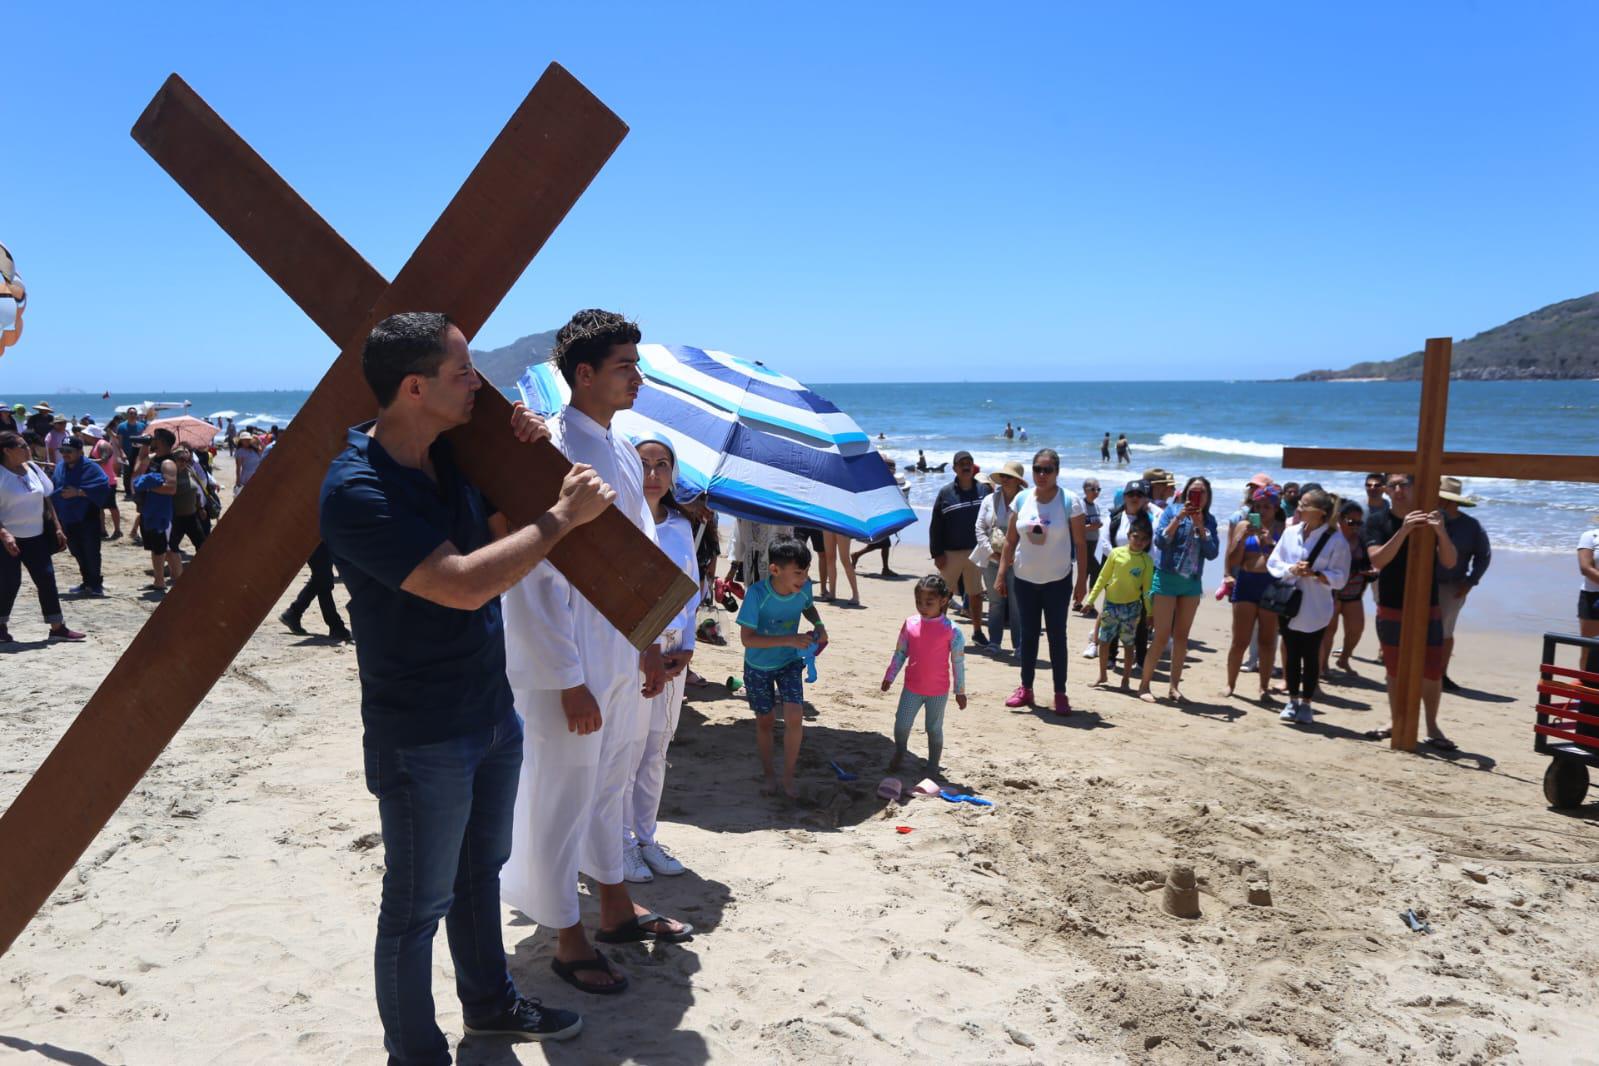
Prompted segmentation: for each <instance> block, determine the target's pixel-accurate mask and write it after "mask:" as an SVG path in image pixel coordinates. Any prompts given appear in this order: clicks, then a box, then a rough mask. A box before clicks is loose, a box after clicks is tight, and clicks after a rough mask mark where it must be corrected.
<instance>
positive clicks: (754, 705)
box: [738, 539, 827, 799]
mask: <svg viewBox="0 0 1599 1066" xmlns="http://www.w3.org/2000/svg"><path fill="white" fill-rule="evenodd" d="M766 564H767V565H766V568H767V570H768V575H767V576H766V577H765V578H764V579H762V580H761V581H760V582H758V583H757V584H755V585H753V586H751V587H750V590H749V592H748V593H746V594H745V596H744V606H743V607H742V608H740V609H739V612H738V626H739V636H740V637H741V639H742V641H743V644H744V691H745V692H746V693H747V694H748V697H749V701H750V710H752V711H754V712H755V745H756V748H757V750H758V751H759V752H760V756H761V769H762V770H763V771H764V772H765V775H766V781H765V784H764V785H763V786H762V789H761V791H763V792H766V793H768V794H770V793H772V792H775V791H777V774H776V771H775V770H774V769H773V765H772V746H773V740H772V734H773V732H774V727H775V726H776V724H777V716H776V714H775V713H774V712H775V711H776V710H777V705H778V703H782V705H783V792H784V793H785V794H787V796H788V797H789V798H790V799H797V798H798V797H799V789H798V788H797V787H796V785H795V783H794V770H795V767H796V766H798V765H799V753H800V741H801V740H802V739H803V738H804V736H805V732H804V731H805V717H804V705H805V672H804V671H805V660H804V659H803V658H802V657H801V656H800V652H801V651H803V650H805V649H806V648H809V647H810V646H811V645H813V644H814V645H815V646H816V650H817V651H818V652H820V651H821V650H822V649H823V648H825V647H826V646H827V627H826V626H824V625H822V617H821V615H820V613H818V612H817V610H816V605H815V604H814V603H813V602H812V601H811V582H810V580H809V579H808V578H807V577H806V573H807V571H809V570H810V568H811V550H810V549H809V548H807V547H806V546H805V545H804V543H803V542H801V541H797V540H792V539H784V540H780V541H777V542H776V543H775V544H773V545H772V546H771V547H770V548H768V549H767V552H766ZM801 617H804V618H805V619H806V620H807V621H809V622H810V623H811V624H812V625H813V626H815V628H814V629H812V630H811V632H810V633H808V634H801V633H800V631H799V621H800V618H801Z"/></svg>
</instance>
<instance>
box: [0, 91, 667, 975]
mask: <svg viewBox="0 0 1599 1066" xmlns="http://www.w3.org/2000/svg"><path fill="white" fill-rule="evenodd" d="M626 133H627V127H626V126H625V125H624V124H623V123H622V121H621V120H620V119H619V118H617V117H616V115H614V114H612V113H611V111H610V110H609V109H607V108H606V107H605V105H604V104H602V103H601V102H600V101H599V100H598V99H596V98H595V97H594V96H593V95H592V94H590V93H589V91H588V90H587V89H585V88H584V87H583V86H582V85H581V84H580V83H579V82H578V81H577V80H576V79H575V78H573V77H572V76H571V75H570V74H568V73H567V72H566V71H565V70H564V69H562V68H561V67H559V66H558V65H555V64H551V65H550V67H549V69H548V70H546V71H545V72H544V75H543V77H541V78H540V79H539V82H538V84H537V85H535V86H534V87H533V90H532V92H530V93H529V94H528V96H527V98H526V99H525V100H523V102H522V104H521V106H520V107H518V108H517V110H516V112H515V114H513V115H512V116H511V120H510V122H508V123H507V124H506V126H505V129H504V130H502V131H501V133H500V135H499V136H498V137H497V138H496V139H495V141H494V143H493V144H492V145H490V147H489V149H488V151H487V152H486V153H485V154H484V156H483V158H482V159H481V160H479V162H478V164H477V166H476V168H475V169H474V170H473V171H472V173H471V175H470V176H469V177H468V178H467V180H466V183H465V184H464V185H462V187H461V189H460V191H459V192H458V193H457V194H456V195H455V198H454V199H453V200H451V201H450V204H449V206H448V207H446V208H445V210H444V213H443V214H442V215H440V216H439V219H438V221H437V222H435V223H434V225H433V228H432V229H430V230H429V231H428V233H427V236H426V237H424V238H423V240H422V243H421V244H420V245H419V246H418V247H417V250H416V251H415V253H413V254H412V256H411V258H410V260H409V261H408V262H407V263H406V265H405V266H404V267H403V268H402V269H401V270H400V273H399V275H398V276H397V277H396V278H395V279H394V281H393V282H392V283H390V282H388V281H385V280H384V278H383V276H382V275H381V274H379V273H378V272H377V271H376V270H374V269H373V268H372V267H371V266H370V265H368V264H367V262H366V261H365V260H364V259H362V258H361V256H360V255H358V254H357V253H356V252H355V251H354V250H353V249H351V248H350V247H349V245H347V244H346V243H345V242H344V240H343V239H342V238H340V237H339V235H338V234H337V233H336V232H334V230H333V228H332V227H331V226H329V225H328V224H327V223H326V222H325V221H323V219H322V218H321V217H320V216H318V215H317V214H316V212H315V211H313V210H312V209H311V208H310V207H309V206H308V205H307V204H306V203H305V202H304V201H303V200H301V199H300V197H299V195H298V194H297V193H295V191H294V190H293V189H292V188H290V187H289V185H288V183H287V182H285V181H284V180H283V179H282V178H281V177H279V176H278V175H277V173H276V172H274V171H273V170H272V168H271V167H270V166H268V165H267V163H266V162H265V161H264V160H263V159H262V158H261V157H260V156H259V155H257V154H256V153H255V152H254V150H252V149H251V148H250V146H249V145H248V144H246V143H245V142H244V140H243V139H242V138H240V137H239V136H238V135H237V134H236V133H234V132H233V130H231V129H230V128H229V127H228V126H227V125H226V123H224V122H223V121H222V119H221V118H220V117H219V116H218V115H217V114H216V113H215V112H214V111H212V110H211V108H210V107H208V106H207V105H206V104H205V102H204V101H203V100H201V99H200V97H199V96H198V95H197V94H196V93H195V92H194V91H193V90H192V89H190V88H189V86H188V85H187V84H185V83H184V82H183V81H182V79H180V78H178V77H177V75H173V76H172V77H171V78H169V79H168V80H167V82H166V84H165V85H163V86H162V87H161V90H160V91H159V92H157V93H156V95H155V98H154V99H153V100H152V101H151V102H150V106H149V107H148V108H146V110H145V112H144V114H143V115H142V116H141V117H140V118H139V121H138V123H137V124H136V125H135V126H134V127H133V137H134V139H135V140H136V141H138V142H139V144H140V145H142V146H143V147H144V148H145V150H146V151H148V152H149V153H150V155H151V156H152V157H154V159H155V160H156V162H158V163H159V164H160V165H161V166H162V167H164V168H165V169H166V170H167V172H168V173H169V174H171V175H172V177H173V178H174V179H175V180H176V181H177V182H178V184H179V185H181V186H182V187H183V188H184V189H185V190H187V191H188V193H189V194H190V195H191V196H193V197H194V199H195V200H196V201H197V202H198V203H199V204H200V206H201V207H202V208H204V209H205V211H206V212H207V213H208V214H210V215H211V217H212V218H213V219H214V220H215V221H216V222H217V223H218V225H220V226H221V227H222V228H223V229H224V230H225V231H227V233H228V234H229V235H230V236H232V237H233V238H234V240H236V241H237V242H238V243H239V245H240V247H242V248H243V249H244V251H245V252H246V253H247V254H249V256H250V257H251V258H252V259H254V260H255V262H256V263H257V264H258V265H259V266H260V267H261V268H262V269H263V270H264V271H266V273H267V274H268V275H269V276H271V277H272V279H273V280H274V281H276V282H277V283H278V284H279V285H280V286H282V287H283V289H284V291H285V292H286V293H287V294H288V295H289V296H290V298H292V299H293V300H294V302H295V303H296V304H298V305H299V306H300V308H301V310H303V311H304V312H305V313H306V314H307V315H309V316H310V317H311V319H312V320H313V321H314V322H315V323H316V324H317V325H318V326H319V327H320V328H321V329H322V331H323V332H324V333H326V334H327V335H328V337H329V338H331V339H332V340H333V342H334V343H335V344H337V345H338V346H339V349H340V355H339V358H338V360H337V361H336V362H335V363H334V364H333V367H332V369H330V370H329V371H328V373H327V375H326V376H324V377H323V379H322V381H321V383H320V384H318V385H317V388H316V391H314V392H313V393H312V394H311V397H310V398H309V399H308V400H307V401H306V404H305V406H304V407H303V408H302V409H301V411H300V413H299V414H298V415H297V416H296V417H295V419H294V421H293V424H292V426H291V427H290V428H289V430H288V431H287V432H286V433H285V434H284V436H283V440H282V442H281V443H280V444H279V445H278V446H277V447H275V448H274V449H273V450H272V454H271V455H270V456H268V457H267V459H266V461H265V462H264V463H262V464H261V468H260V470H258V471H257V472H256V474H255V477H254V478H253V479H252V480H251V482H250V490H249V491H248V492H245V493H241V494H240V495H239V497H238V499H237V500H236V501H235V502H234V503H233V505H232V506H231V507H229V508H228V511H227V514H226V515H224V517H223V519H222V521H220V522H219V523H218V524H217V527H216V530H215V531H214V532H213V534H212V536H211V537H210V539H209V540H208V541H207V543H206V548H205V550H204V551H202V552H198V553H197V554H196V556H195V559H194V562H193V563H192V564H191V565H190V566H189V567H188V568H187V569H186V570H185V571H184V575H183V580H181V581H179V582H177V583H176V584H175V585H174V586H173V587H172V590H171V592H170V593H169V594H168V595H167V597H166V599H165V600H164V601H163V602H162V603H161V604H160V605H159V606H158V607H157V608H156V610H155V612H154V613H153V614H152V615H151V616H150V619H149V621H147V622H146V623H145V625H144V627H143V628H142V629H141V630H140V631H139V633H138V635H137V636H136V637H135V638H134V641H133V643H132V644H131V645H129V647H128V650H127V651H126V652H125V653H124V654H123V656H122V657H121V658H120V659H119V660H118V661H117V663H116V665H115V666H113V667H112V669H111V672H110V673H109V674H107V675H106V678H105V680H104V681H102V682H101V684H100V687H99V688H98V689H97V690H96V691H95V693H94V695H93V697H91V698H90V700H89V702H88V704H86V705H85V706H84V708H83V710H82V711H81V712H80V713H79V714H78V717H77V719H76V720H75V721H74V722H73V723H72V725H71V727H70V728H69V729H68V730H67V732H66V734H65V735H64V736H63V737H62V738H61V740H60V742H59V743H57V744H56V746H55V749H54V750H53V751H52V752H51V753H50V755H49V757H48V758H46V760H45V761H44V763H43V765H41V766H40V767H39V770H38V772H36V773H35V774H34V775H33V777H32V778H31V779H30V780H29V781H28V783H27V785H26V786H25V787H24V788H23V789H22V792H21V793H20V794H19V795H18V796H17V798H16V800H15V801H14V802H13V803H12V804H11V806H10V808H9V809H8V810H7V811H6V812H5V814H4V815H3V816H0V954H3V953H4V951H5V950H6V949H7V948H9V947H10V946H11V944H12V942H13V941H14V940H15V939H16V937H17V936H18V934H19V933H21V931H22V930H23V928H24V927H26V925H27V923H28V922H29V921H30V920H31V919H32V917H33V915H34V914H35V913H36V912H37V911H38V909H39V908H40V907H41V906H42V905H43V904H44V902H45V900H46V899H48V898H49V895H50V893H51V892H52V891H54V889H55V887H56V885H58V884H60V882H61V879H62V878H63V877H65V876H66V874H67V873H68V871H70V870H71V868H72V865H73V863H75V862H76V861H77V860H78V858H79V857H80V856H81V855H82V854H83V852H84V851H85V850H86V849H87V848H88V846H89V844H90V843H91V842H92V841H93V839H94V836H95V834H96V833H98V832H99V831H100V829H101V828H102V827H103V826H104V825H105V823H106V822H107V821H108V820H109V819H110V817H111V815H112V814H113V813H114V812H115V811H116V809H117V808H118V807H119V806H120V805H121V804H122V801H123V800H124V799H125V798H126V797H127V795H128V793H129V792H131V791H132V790H133V787H134V786H135V785H136V784H137V783H138V781H139V779H140V778H141V777H143V776H144V774H145V772H146V771H147V770H148V769H149V768H150V765H151V764H152V763H153V762H154V761H155V759H156V757H157V756H158V755H160V753H161V751H162V750H163V749H164V748H165V747H166V745H167V744H168V742H169V741H171V739H172V737H173V736H174V735H175V734H176V733H177V731H178V729H179V728H180V727H181V726H182V725H183V723H184V722H185V721H187V720H188V717H189V715H190V714H192V713H193V711H194V709H195V708H196V707H197V706H198V705H199V703H200V701H201V700H202V699H203V698H204V697H205V695H206V693H207V692H209V691H210V690H211V687H212V686H213V685H214V684H215V683H216V681H217V679H218V678H219V677H220V676H221V675H222V673H223V671H224V670H226V669H227V668H228V666H229V664H230V663H231V662H232V661H233V659H234V657H235V656H236V655H238V653H239V651H240V649H242V648H243V647H244V645H245V643H246V642H247V641H248V640H249V639H250V637H251V635H252V634H253V633H254V632H255V630H256V628H257V627H258V626H259V625H260V624H261V622H262V621H263V620H264V619H265V618H266V616H267V614H268V613H269V612H270V611H271V610H272V608H273V606H274V605H275V604H276V603H277V600H278V597H279V596H280V595H282V593H283V590H284V589H285V588H287V587H288V585H289V583H290V582H292V581H293V580H294V578H295V576H296V575H297V574H298V573H299V571H300V568H301V566H302V565H304V563H305V560H306V558H307V557H308V556H309V555H310V554H311V551H312V549H313V548H315V547H316V544H317V540H318V533H317V489H318V486H319V485H320V484H321V481H322V477H323V474H324V473H325V472H326V471H327V468H328V464H329V463H330V462H331V461H332V459H333V457H334V455H336V454H337V453H338V452H339V451H340V450H341V449H342V448H343V447H344V439H345V432H346V429H347V428H348V427H349V426H352V425H355V424H358V423H360V422H363V421H366V420H368V419H371V418H373V417H374V416H375V415H376V411H377V404H376V401H375V400H374V399H373V397H372V393H371V391H370V390H369V389H368V388H367V386H366V383H365V381H364V379H363V378H362V376H361V367H360V363H361V348H362V345H363V343H364V342H365V339H366V336H367V334H368V332H370V330H371V328H372V326H373V325H374V324H376V323H377V322H378V321H380V320H381V319H383V318H384V317H386V316H388V315H390V314H393V313H395V312H398V311H411V310H429V311H444V312H447V313H448V314H449V315H450V316H451V317H452V318H453V319H454V320H455V322H456V324H457V325H459V327H460V329H461V331H462V332H463V333H464V334H466V336H467V337H468V338H470V337H471V336H472V335H473V334H474V333H476V332H477V330H478V329H479V328H480V327H481V326H482V325H483V322H484V320H485V319H487V318H488V316H489V314H490V312H491V311H493V309H494V307H495V306H496V305H497V304H498V303H499V302H500V300H501V298H502V297H503V296H504V295H505V293H506V292H507V291H508V290H509V289H510V288H511V286H512V285H513V284H514V283H515V281H516V279H517V278H518V277H519V276H520V275H521V273H522V271H523V270H524V269H526V267H527V265H528V263H529V262H531V261H532V259H533V256H534V255H535V254H537V252H538V250H539V249H540V248H541V247H542V246H543V244H544V242H545V241H546V240H547V239H548V238H549V236H550V234H551V233H553V232H554V230H555V227H556V226H557V225H559V224H560V221H561V219H562V218H563V217H565V215H566V213H567V211H568V210H569V209H570V208H571V207H572V205H573V204H574V203H576V202H577V200H578V198H579V197H580V196H581V195H582V194H583V190H584V189H586V188H587V187H588V184H589V182H590V181H591V180H592V179H593V177H594V175H595V174H597V173H599V170H600V168H601V167H602V166H604V165H605V161H606V160H607V159H609V158H610V156H611V153H612V152H613V151H615V149H616V146H617V145H618V144H620V143H621V141H622V138H623V137H624V136H625V135H626ZM398 164H399V161H398V160H396V161H395V165H398ZM403 176H404V175H403V174H397V173H381V172H373V173H370V174H367V175H365V179H366V180H369V181H373V182H392V181H395V180H399V179H402V178H403ZM450 436H451V437H452V439H453V444H454V446H455V452H456V456H457V458H458V461H459V465H460V466H461V468H462V470H463V471H464V472H465V474H466V476H467V477H468V479H469V480H471V481H472V482H473V483H474V484H476V485H477V486H478V487H480V488H481V489H482V490H483V491H484V492H485V493H486V494H487V495H488V497H489V498H490V499H492V500H493V501H494V503H495V504H496V505H497V506H498V507H499V508H500V509H501V510H502V511H503V512H504V513H505V514H506V515H507V516H508V517H509V518H510V519H511V520H512V521H513V522H514V523H516V524H523V523H526V522H531V521H533V520H535V519H536V518H537V517H538V516H539V515H540V514H542V513H543V512H544V510H545V509H546V508H548V507H549V505H550V504H551V503H553V502H554V500H555V498H556V496H557V495H558V493H559V490H560V484H561V479H562V478H563V476H564V475H565V473H566V471H567V469H568V468H569V466H570V464H569V463H568V462H567V460H566V459H565V458H564V457H562V456H561V454H560V453H559V452H557V451H556V450H555V449H554V448H553V447H552V446H551V445H550V444H549V443H548V442H540V443H539V444H537V445H525V444H521V443H519V442H518V441H517V440H516V439H515V437H513V436H512V434H511V430H510V404H509V403H508V402H507V401H506V399H505V398H504V397H503V396H501V395H500V393H499V392H498V391H496V390H495V389H494V388H492V387H488V388H484V389H482V390H481V391H479V393H478V396H477V403H476V405H475V410H474V412H473V416H472V421H471V423H470V424H469V425H466V426H463V427H461V428H459V429H457V430H455V431H453V432H452V433H451V435H450ZM623 560H625V565H619V562H620V561H623ZM550 561H551V562H552V563H553V564H554V565H555V566H556V567H557V568H559V569H560V571H561V572H562V573H563V574H564V575H565V576H566V577H567V579H568V580H570V581H571V582H572V584H573V586H574V587H576V588H577V589H578V590H579V591H580V592H582V593H583V595H584V596H585V597H587V598H588V599H589V601H590V602H592V603H593V604H594V605H595V607H596V608H597V609H598V610H599V611H600V612H601V613H602V614H603V615H604V616H605V617H606V618H607V619H609V620H610V621H611V623H612V624H613V625H615V626H616V627H617V628H618V629H619V630H621V631H622V632H623V633H626V634H627V635H628V637H629V639H630V640H631V641H632V642H633V643H634V644H635V645H636V646H638V647H641V648H642V647H646V646H648V644H649V643H650V642H651V641H653V640H654V639H655V637H656V636H657V635H658V634H659V633H660V631H661V630H662V629H663V628H664V627H665V625H666V623H667V622H668V621H669V620H670V619H671V618H672V616H673V615H675V614H676V613H677V611H678V610H679V609H680V608H681V607H682V605H683V604H684V603H686V602H687V601H688V598H689V597H690V596H692V595H695V594H696V593H697V591H698V590H697V589H696V588H695V587H694V583H693V582H692V581H690V580H689V579H688V577H687V576H685V575H684V574H683V573H682V572H681V571H680V570H678V568H677V567H676V565H675V564H673V563H672V562H671V560H669V559H668V558H667V557H666V556H665V555H664V554H662V553H661V552H660V551H659V550H658V549H656V548H655V547H654V545H652V544H651V543H650V542H649V540H648V538H646V537H645V535H644V534H643V533H641V532H640V531H639V530H638V529H637V528H636V527H635V526H633V524H632V523H631V522H629V521H628V520H627V518H626V517H624V516H623V515H622V514H620V513H619V512H618V511H616V509H615V508H611V509H610V510H608V511H606V512H605V514H604V515H602V516H601V517H600V518H599V519H597V520H595V521H594V522H592V523H590V524H589V525H587V526H585V527H584V529H583V531H582V533H581V535H579V536H573V537H568V538H566V539H565V540H563V541H562V542H561V543H560V544H559V545H558V546H557V547H556V550H555V551H554V552H552V553H551V555H550ZM195 619H202V620H203V621H202V622H201V623H200V624H201V625H202V626H203V628H201V629H200V630H198V631H197V630H196V629H195V626H196V622H195ZM179 625H181V626H182V628H181V629H179V628H177V627H178V626H179ZM180 633H181V639H178V637H179V634H180ZM351 713H352V714H353V713H354V708H353V707H352V708H351Z"/></svg>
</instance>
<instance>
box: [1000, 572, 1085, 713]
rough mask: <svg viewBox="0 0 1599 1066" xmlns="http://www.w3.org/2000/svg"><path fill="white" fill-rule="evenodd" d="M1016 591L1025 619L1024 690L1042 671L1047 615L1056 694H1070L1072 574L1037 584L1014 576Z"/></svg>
mask: <svg viewBox="0 0 1599 1066" xmlns="http://www.w3.org/2000/svg"><path fill="white" fill-rule="evenodd" d="M1009 580H1010V584H1011V585H1012V586H1014V588H1012V590H1011V591H1012V592H1013V593H1014V594H1015V596H1016V605H1017V607H1018V608H1019V609H1020V612H1021V618H1022V649H1021V651H1022V688H1026V689H1030V688H1032V687H1033V674H1034V672H1035V671H1036V670H1037V668H1038V635H1039V629H1040V626H1039V621H1040V618H1039V616H1040V615H1042V616H1043V619H1042V621H1043V626H1042V628H1043V632H1044V633H1045V634H1046V635H1047V636H1048V637H1049V670H1050V673H1051V674H1053V675H1054V681H1055V691H1056V692H1057V693H1059V692H1065V691H1066V656H1067V655H1068V654H1069V653H1068V651H1067V648H1066V615H1067V614H1068V613H1069V612H1070V610H1071V606H1072V575H1071V574H1067V575H1066V576H1065V577H1063V578H1061V579H1060V580H1059V581H1049V582H1046V583H1044V584H1042V585H1035V584H1033V583H1032V582H1031V581H1023V580H1022V579H1021V578H1019V577H1017V576H1016V575H1015V574H1011V575H1010V578H1009Z"/></svg>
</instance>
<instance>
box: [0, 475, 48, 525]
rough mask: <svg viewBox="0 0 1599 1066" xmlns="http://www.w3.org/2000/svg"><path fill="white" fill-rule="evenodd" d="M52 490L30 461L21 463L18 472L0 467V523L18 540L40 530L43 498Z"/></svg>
mask: <svg viewBox="0 0 1599 1066" xmlns="http://www.w3.org/2000/svg"><path fill="white" fill-rule="evenodd" d="M55 490H56V487H55V485H53V484H51V482H50V479H49V477H47V476H46V475H45V474H44V472H43V471H41V470H40V469H39V468H38V467H37V466H35V465H34V464H33V463H25V464H23V467H22V473H21V474H13V473H12V472H11V471H9V470H7V469H5V468H4V467H0V526H5V527H6V529H8V530H10V531H11V535H12V536H13V537H16V538H17V539H18V540H21V539H22V538H23V537H37V536H38V535H39V534H41V533H43V532H44V498H45V497H46V496H48V495H50V494H51V493H52V492H54V491H55Z"/></svg>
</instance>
